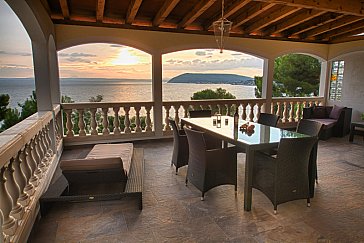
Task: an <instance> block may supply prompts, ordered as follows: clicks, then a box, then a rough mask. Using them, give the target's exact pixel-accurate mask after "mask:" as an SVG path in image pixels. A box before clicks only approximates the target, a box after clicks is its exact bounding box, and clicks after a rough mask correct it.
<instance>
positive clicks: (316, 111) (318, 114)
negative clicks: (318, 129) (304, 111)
mask: <svg viewBox="0 0 364 243" xmlns="http://www.w3.org/2000/svg"><path fill="white" fill-rule="evenodd" d="M312 118H318V119H324V118H327V116H326V108H325V107H324V106H315V107H314V108H313V110H312Z"/></svg>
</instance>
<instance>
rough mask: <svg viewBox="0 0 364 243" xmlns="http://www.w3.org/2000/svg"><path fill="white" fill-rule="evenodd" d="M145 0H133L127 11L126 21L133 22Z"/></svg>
mask: <svg viewBox="0 0 364 243" xmlns="http://www.w3.org/2000/svg"><path fill="white" fill-rule="evenodd" d="M142 2H143V0H131V1H130V4H129V7H128V11H127V13H126V18H125V20H126V23H127V24H132V23H133V21H134V19H135V16H136V15H137V13H138V10H139V8H140V5H141V4H142Z"/></svg>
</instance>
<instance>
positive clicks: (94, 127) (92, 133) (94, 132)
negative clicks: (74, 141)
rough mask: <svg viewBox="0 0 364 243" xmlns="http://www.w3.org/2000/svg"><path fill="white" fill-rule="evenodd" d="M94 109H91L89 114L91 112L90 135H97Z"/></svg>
mask: <svg viewBox="0 0 364 243" xmlns="http://www.w3.org/2000/svg"><path fill="white" fill-rule="evenodd" d="M96 111H97V109H96V108H91V109H90V112H91V124H90V125H91V135H94V136H96V135H98V131H97V122H96Z"/></svg>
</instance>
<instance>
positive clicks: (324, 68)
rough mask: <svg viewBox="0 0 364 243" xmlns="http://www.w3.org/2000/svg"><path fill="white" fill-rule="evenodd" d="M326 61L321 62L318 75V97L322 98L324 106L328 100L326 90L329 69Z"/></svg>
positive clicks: (328, 82) (328, 83)
mask: <svg viewBox="0 0 364 243" xmlns="http://www.w3.org/2000/svg"><path fill="white" fill-rule="evenodd" d="M329 66H330V65H329V62H328V61H322V62H321V73H320V88H319V96H322V97H324V98H325V99H324V102H325V104H323V105H326V101H327V100H328V89H329V85H330V80H329V77H330V68H329Z"/></svg>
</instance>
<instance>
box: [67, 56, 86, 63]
mask: <svg viewBox="0 0 364 243" xmlns="http://www.w3.org/2000/svg"><path fill="white" fill-rule="evenodd" d="M66 61H68V62H81V63H93V62H92V61H91V60H89V59H85V58H81V57H72V56H71V57H69V58H67V59H66Z"/></svg>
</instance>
